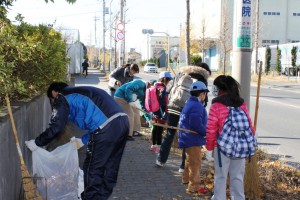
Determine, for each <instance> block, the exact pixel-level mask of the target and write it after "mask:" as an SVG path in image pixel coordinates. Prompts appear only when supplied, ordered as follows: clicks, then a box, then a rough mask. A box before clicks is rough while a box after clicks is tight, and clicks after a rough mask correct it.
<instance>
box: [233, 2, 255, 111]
mask: <svg viewBox="0 0 300 200" xmlns="http://www.w3.org/2000/svg"><path fill="white" fill-rule="evenodd" d="M251 9H252V6H251V1H250V0H249V1H245V0H235V1H234V19H233V20H234V21H233V23H234V24H233V63H232V76H233V77H234V78H235V79H236V80H237V81H238V82H239V83H240V85H241V96H242V97H243V98H244V100H245V102H246V103H247V106H248V108H249V109H250V79H251V75H250V73H251V54H252V41H251V22H252V18H251V17H252V16H251V13H252V10H251Z"/></svg>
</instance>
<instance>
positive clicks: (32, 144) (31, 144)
mask: <svg viewBox="0 0 300 200" xmlns="http://www.w3.org/2000/svg"><path fill="white" fill-rule="evenodd" d="M25 144H26V146H27V147H28V149H30V151H35V150H37V149H38V148H39V147H38V146H37V145H36V144H35V140H29V141H25Z"/></svg>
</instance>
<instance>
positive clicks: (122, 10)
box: [119, 0, 125, 66]
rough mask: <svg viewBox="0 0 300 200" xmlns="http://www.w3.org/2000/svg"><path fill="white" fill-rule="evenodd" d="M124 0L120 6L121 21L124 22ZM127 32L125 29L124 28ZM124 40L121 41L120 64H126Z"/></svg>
mask: <svg viewBox="0 0 300 200" xmlns="http://www.w3.org/2000/svg"><path fill="white" fill-rule="evenodd" d="M123 12H124V0H121V8H120V22H121V23H122V24H124V13H123ZM124 32H125V29H124ZM123 46H124V40H121V41H120V55H119V64H120V66H122V65H123V64H124V57H123V56H124V48H123Z"/></svg>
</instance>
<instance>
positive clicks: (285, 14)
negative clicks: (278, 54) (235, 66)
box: [191, 0, 300, 70]
mask: <svg viewBox="0 0 300 200" xmlns="http://www.w3.org/2000/svg"><path fill="white" fill-rule="evenodd" d="M250 1H252V2H251V3H252V8H251V9H252V18H253V21H252V35H253V37H252V43H253V45H252V46H253V47H254V42H255V41H254V39H255V30H256V29H255V25H256V3H257V2H259V12H258V29H257V30H258V47H266V46H269V45H279V44H286V43H295V42H299V41H300V29H299V27H300V1H299V0H250ZM234 2H235V0H211V1H210V2H207V1H204V0H200V1H199V2H198V3H197V7H198V11H197V12H198V14H197V13H194V14H192V15H191V17H193V18H192V20H191V21H192V22H193V24H195V30H201V26H203V21H205V22H206V24H205V37H207V38H214V39H215V40H216V45H215V46H212V47H210V48H209V49H206V51H205V52H206V53H205V57H204V61H205V62H207V63H208V64H209V65H210V66H211V68H212V70H218V69H219V68H220V66H221V63H222V60H223V55H224V51H228V52H229V53H227V56H228V58H227V59H226V60H227V61H228V62H227V63H226V65H228V68H229V69H231V67H230V66H231V58H232V56H231V55H232V54H231V53H230V51H231V49H232V33H233V23H234V22H233V15H234ZM199 8H200V9H201V10H202V11H203V12H199ZM192 12H193V10H192ZM194 12H196V11H194ZM202 30H203V29H202ZM201 34H202V33H201V31H198V32H197V33H196V35H201ZM224 36H225V37H224ZM222 41H223V42H222ZM224 41H225V42H224ZM224 43H226V45H227V47H226V48H225V49H224Z"/></svg>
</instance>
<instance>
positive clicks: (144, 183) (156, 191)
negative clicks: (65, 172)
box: [75, 69, 208, 200]
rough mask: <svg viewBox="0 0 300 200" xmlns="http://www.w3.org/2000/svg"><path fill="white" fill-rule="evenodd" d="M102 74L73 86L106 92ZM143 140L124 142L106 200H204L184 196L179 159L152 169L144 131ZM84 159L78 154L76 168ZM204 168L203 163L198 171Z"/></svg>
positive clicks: (151, 154)
mask: <svg viewBox="0 0 300 200" xmlns="http://www.w3.org/2000/svg"><path fill="white" fill-rule="evenodd" d="M106 82H107V81H106V79H105V77H104V74H103V73H100V72H99V71H98V70H96V69H89V75H88V76H87V78H84V77H83V76H81V75H78V76H76V77H75V85H76V86H79V85H90V86H94V87H99V88H101V89H104V90H107V83H106ZM142 134H143V136H141V137H135V141H128V142H127V144H126V147H125V150H124V154H123V157H122V162H121V166H120V170H119V176H118V181H117V185H116V187H115V188H114V191H113V194H112V195H111V197H110V199H111V200H113V199H122V200H123V199H126V200H127V199H133V200H135V199H136V200H141V199H143V200H158V199H160V200H170V199H171V200H192V199H204V198H200V197H193V196H192V195H189V194H186V193H185V189H186V187H187V186H185V185H182V184H181V174H180V173H179V172H178V169H179V166H180V162H181V157H180V156H178V155H175V154H171V155H170V156H169V160H168V162H167V163H166V165H165V166H164V167H157V166H156V165H155V159H156V154H155V153H154V152H152V151H150V150H149V148H150V145H151V144H150V142H149V138H150V131H149V128H144V129H143V131H142ZM84 157H85V149H82V150H80V151H79V159H80V165H81V167H82V162H83V160H84ZM207 167H208V165H207V163H206V162H205V161H203V165H202V170H203V171H205V170H206V169H207Z"/></svg>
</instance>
